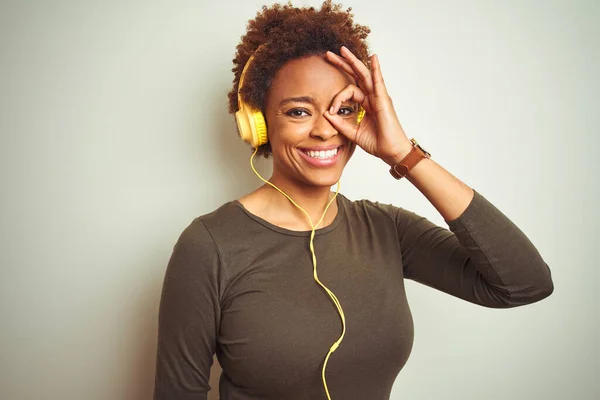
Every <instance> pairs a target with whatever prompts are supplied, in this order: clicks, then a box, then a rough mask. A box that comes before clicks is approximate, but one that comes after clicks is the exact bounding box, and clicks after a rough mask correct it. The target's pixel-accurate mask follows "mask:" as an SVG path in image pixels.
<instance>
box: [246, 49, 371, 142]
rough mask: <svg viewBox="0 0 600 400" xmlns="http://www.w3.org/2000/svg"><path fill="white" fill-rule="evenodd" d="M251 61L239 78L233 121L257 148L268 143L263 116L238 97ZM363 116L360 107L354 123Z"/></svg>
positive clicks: (252, 57)
mask: <svg viewBox="0 0 600 400" xmlns="http://www.w3.org/2000/svg"><path fill="white" fill-rule="evenodd" d="M259 48H260V47H259ZM257 50H258V49H257ZM253 59H254V55H252V56H250V58H249V59H248V61H247V62H246V65H245V66H244V69H243V70H242V75H241V76H240V83H239V85H238V111H237V112H236V113H235V121H236V123H237V127H238V131H239V132H240V136H241V137H242V140H243V141H245V142H248V143H250V144H251V145H252V147H254V148H258V147H260V146H262V145H263V144H265V143H267V142H268V141H269V138H268V136H267V123H266V122H265V116H264V115H263V113H262V112H261V111H260V110H258V109H256V108H254V107H252V106H251V105H250V104H248V103H246V102H244V100H242V96H241V95H240V90H241V89H242V86H243V85H244V76H245V75H246V71H247V70H248V67H249V66H250V63H251V62H252V60H253ZM364 116H365V109H364V108H362V107H360V109H359V110H358V113H357V115H356V121H357V122H358V123H359V124H360V121H362V119H363V117H364Z"/></svg>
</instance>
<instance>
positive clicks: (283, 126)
mask: <svg viewBox="0 0 600 400" xmlns="http://www.w3.org/2000/svg"><path fill="white" fill-rule="evenodd" d="M310 129H311V128H310V124H308V123H304V124H299V123H289V122H288V123H286V122H275V123H272V124H270V125H268V126H267V134H268V137H269V141H270V142H271V146H272V147H273V148H275V147H277V148H281V147H283V146H297V145H299V144H300V143H302V142H304V141H305V140H306V138H307V137H309V135H310ZM280 151H281V150H280Z"/></svg>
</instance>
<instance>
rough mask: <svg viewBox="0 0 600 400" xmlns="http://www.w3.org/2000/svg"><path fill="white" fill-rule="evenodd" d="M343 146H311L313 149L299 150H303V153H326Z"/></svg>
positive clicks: (303, 148)
mask: <svg viewBox="0 0 600 400" xmlns="http://www.w3.org/2000/svg"><path fill="white" fill-rule="evenodd" d="M343 146H344V145H343V144H338V145H333V144H330V145H327V146H313V147H299V149H300V150H304V151H309V150H310V151H327V150H333V149H337V148H340V147H343Z"/></svg>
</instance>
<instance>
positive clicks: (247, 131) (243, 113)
mask: <svg viewBox="0 0 600 400" xmlns="http://www.w3.org/2000/svg"><path fill="white" fill-rule="evenodd" d="M253 59H254V56H251V57H250V58H249V59H248V62H246V65H245V66H244V69H243V70H242V75H241V76H240V83H239V86H238V108H239V110H238V111H237V112H236V113H235V120H236V122H237V126H238V130H239V132H240V135H241V137H242V139H243V140H244V141H246V142H248V143H250V144H251V145H252V147H254V149H255V150H254V154H252V157H250V167H251V168H252V170H253V171H254V173H255V174H256V176H258V177H259V178H260V180H262V181H263V182H264V183H266V184H268V185H270V186H272V187H273V188H274V189H276V190H277V191H278V192H280V193H281V194H282V195H284V196H285V197H286V198H287V199H288V200H289V201H290V202H291V203H292V204H293V205H294V206H296V207H297V208H298V209H300V210H301V211H302V212H303V213H304V215H306V217H307V218H308V222H309V223H310V226H311V227H312V230H311V234H310V244H309V247H310V252H311V255H312V262H313V277H314V279H315V281H316V282H317V283H318V284H319V285H320V286H321V287H322V288H323V289H324V290H325V291H326V292H327V294H329V297H331V300H332V301H333V303H334V304H335V306H336V308H337V309H338V312H339V314H340V318H341V320H342V333H341V335H340V337H339V338H338V340H336V341H335V342H334V343H333V345H331V347H330V348H329V352H328V353H327V356H326V357H325V360H324V362H323V369H322V371H321V376H322V379H323V386H324V387H325V394H326V395H327V399H329V400H331V396H330V395H329V389H328V388H327V380H326V379H325V369H326V368H327V361H328V360H329V356H330V355H331V354H332V353H333V352H334V351H335V350H336V349H337V348H338V347H339V345H340V343H341V342H342V339H343V338H344V336H345V334H346V316H345V315H344V310H342V305H341V304H340V302H339V300H338V298H337V297H336V295H335V294H334V293H333V292H332V291H331V290H329V288H327V287H326V286H325V285H324V284H323V283H322V282H321V281H320V280H319V277H318V275H317V256H316V255H315V247H314V239H315V231H316V229H317V227H318V226H319V225H321V222H323V219H324V218H325V214H326V213H327V210H328V209H329V206H330V205H331V203H333V201H334V200H335V198H336V197H337V195H338V193H339V191H340V182H339V181H338V183H337V189H336V191H335V195H334V196H333V198H332V199H331V200H329V202H328V203H327V206H326V207H325V210H324V211H323V215H322V216H321V219H320V220H319V221H318V222H317V223H316V224H314V223H313V221H312V218H311V217H310V215H309V214H308V213H307V212H306V210H304V209H303V208H302V207H300V206H299V205H298V204H297V203H296V202H295V201H294V200H292V198H291V197H290V196H288V195H287V194H286V193H285V192H284V191H283V190H281V189H279V188H278V187H277V186H275V185H274V184H273V183H271V182H269V181H268V180H266V179H265V178H263V177H262V176H261V175H260V174H259V173H258V171H256V168H254V163H253V160H254V156H255V155H256V153H257V152H258V148H259V147H260V146H262V145H263V144H265V143H267V142H268V141H269V139H268V137H267V124H266V123H265V117H264V115H263V114H262V112H261V111H260V110H257V109H256V108H254V107H252V106H250V105H249V104H246V103H245V102H244V101H243V100H242V98H241V96H240V89H241V88H242V85H243V84H244V75H245V74H246V70H247V69H248V66H249V65H250V62H251V61H252V60H253ZM364 115H365V110H364V108H362V107H360V109H359V111H358V113H357V121H358V123H360V121H362V119H363V117H364Z"/></svg>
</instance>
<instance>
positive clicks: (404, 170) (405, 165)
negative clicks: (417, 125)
mask: <svg viewBox="0 0 600 400" xmlns="http://www.w3.org/2000/svg"><path fill="white" fill-rule="evenodd" d="M410 141H411V143H412V149H411V150H410V152H409V153H408V154H407V155H406V157H404V158H403V159H402V161H400V162H399V163H398V164H395V165H393V166H392V168H390V174H391V175H392V176H393V177H394V178H396V179H402V178H404V177H405V176H406V175H407V174H408V173H409V172H410V170H411V169H413V168H414V167H415V165H417V164H418V163H419V162H420V161H421V160H423V159H424V158H431V154H429V153H428V152H427V151H425V150H424V149H423V148H422V147H421V146H420V145H419V144H418V143H417V141H416V140H415V139H410Z"/></svg>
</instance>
